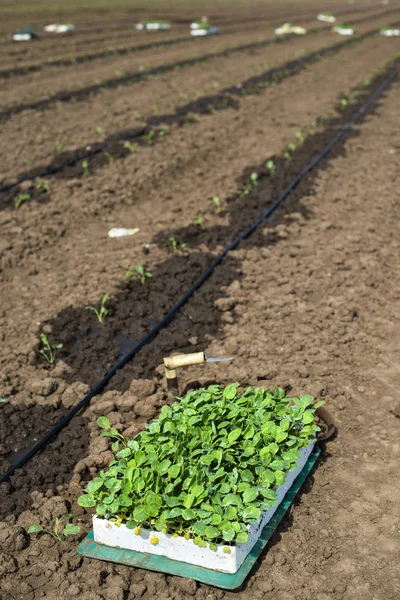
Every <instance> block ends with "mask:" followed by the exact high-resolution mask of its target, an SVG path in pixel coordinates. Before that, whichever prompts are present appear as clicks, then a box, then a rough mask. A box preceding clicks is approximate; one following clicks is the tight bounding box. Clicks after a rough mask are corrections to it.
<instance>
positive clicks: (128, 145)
mask: <svg viewBox="0 0 400 600" xmlns="http://www.w3.org/2000/svg"><path fill="white" fill-rule="evenodd" d="M137 146H138V145H137V144H131V143H130V142H128V141H125V142H124V148H125V149H126V150H129V152H130V153H131V154H133V153H134V152H135V150H136V148H137Z"/></svg>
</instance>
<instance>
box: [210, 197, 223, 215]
mask: <svg viewBox="0 0 400 600" xmlns="http://www.w3.org/2000/svg"><path fill="white" fill-rule="evenodd" d="M212 201H213V202H214V207H215V212H216V213H217V215H218V214H219V213H220V212H222V205H221V200H220V199H219V198H218V196H213V197H212Z"/></svg>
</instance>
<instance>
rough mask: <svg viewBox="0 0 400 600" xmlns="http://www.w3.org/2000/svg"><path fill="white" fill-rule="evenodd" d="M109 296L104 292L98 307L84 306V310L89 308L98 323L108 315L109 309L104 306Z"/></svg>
mask: <svg viewBox="0 0 400 600" xmlns="http://www.w3.org/2000/svg"><path fill="white" fill-rule="evenodd" d="M109 298H110V296H109V294H105V295H104V296H103V297H102V299H101V304H100V308H96V307H95V306H85V308H86V310H91V311H93V312H94V313H95V315H96V317H97V320H98V322H99V323H103V321H104V319H105V318H106V317H107V316H108V315H109V313H110V309H109V308H107V307H106V302H107V300H108V299H109Z"/></svg>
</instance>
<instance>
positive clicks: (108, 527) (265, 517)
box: [93, 443, 314, 573]
mask: <svg viewBox="0 0 400 600" xmlns="http://www.w3.org/2000/svg"><path fill="white" fill-rule="evenodd" d="M313 448H314V443H311V444H309V445H308V446H307V448H303V449H302V450H301V451H300V457H299V460H298V461H297V466H296V469H294V471H289V472H288V473H287V475H286V481H285V483H284V484H283V485H280V486H278V487H277V488H276V492H277V494H278V498H277V502H276V504H275V506H273V507H272V508H270V509H269V510H268V511H266V512H263V513H262V515H261V517H260V518H259V520H258V521H257V523H254V524H252V525H249V526H248V534H249V539H248V541H247V542H246V543H245V544H236V545H235V546H229V549H230V553H229V554H226V553H225V552H224V547H225V546H226V545H225V544H221V545H219V546H218V548H217V550H216V551H214V550H210V548H209V546H208V545H207V548H200V547H199V546H196V545H195V544H194V543H193V540H185V538H184V537H173V536H172V535H171V534H169V533H167V534H166V533H161V532H159V531H152V530H150V529H140V533H139V534H135V533H134V531H133V530H132V529H128V528H127V527H126V525H120V526H119V527H117V526H116V525H115V523H113V522H111V521H109V520H108V519H105V518H101V517H98V516H96V515H94V517H93V534H94V541H95V542H97V543H98V544H105V545H106V546H111V547H114V548H124V549H127V550H135V551H137V552H147V553H148V554H155V555H158V556H166V557H167V558H170V559H172V560H178V561H181V562H185V563H189V564H192V565H199V566H201V567H204V568H206V569H213V570H214V571H222V572H224V573H236V571H237V570H238V569H239V568H240V566H241V565H242V563H243V561H244V560H245V558H246V556H247V555H248V554H249V553H250V551H251V549H252V548H253V546H254V545H255V543H256V542H257V540H258V539H259V537H260V535H261V532H262V530H263V529H264V527H265V525H266V524H267V523H268V522H269V521H270V520H271V519H272V517H273V515H274V514H275V512H276V510H277V508H278V506H279V504H280V503H281V502H282V500H283V498H284V497H285V495H286V492H287V491H288V490H289V488H290V487H291V486H292V484H293V482H294V480H295V479H296V477H297V475H299V473H300V471H301V470H302V469H303V467H304V465H305V464H306V462H307V459H308V457H309V456H310V454H311V452H312V449H313ZM155 536H156V537H157V538H158V540H159V541H158V544H156V545H153V544H151V543H150V541H151V539H152V538H153V537H155Z"/></svg>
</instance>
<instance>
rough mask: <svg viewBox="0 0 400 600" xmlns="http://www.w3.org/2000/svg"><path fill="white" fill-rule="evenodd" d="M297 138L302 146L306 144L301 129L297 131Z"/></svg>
mask: <svg viewBox="0 0 400 600" xmlns="http://www.w3.org/2000/svg"><path fill="white" fill-rule="evenodd" d="M296 137H297V139H298V140H299V142H300V144H302V143H303V142H304V135H303V132H302V130H301V129H298V130H297V131H296Z"/></svg>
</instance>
